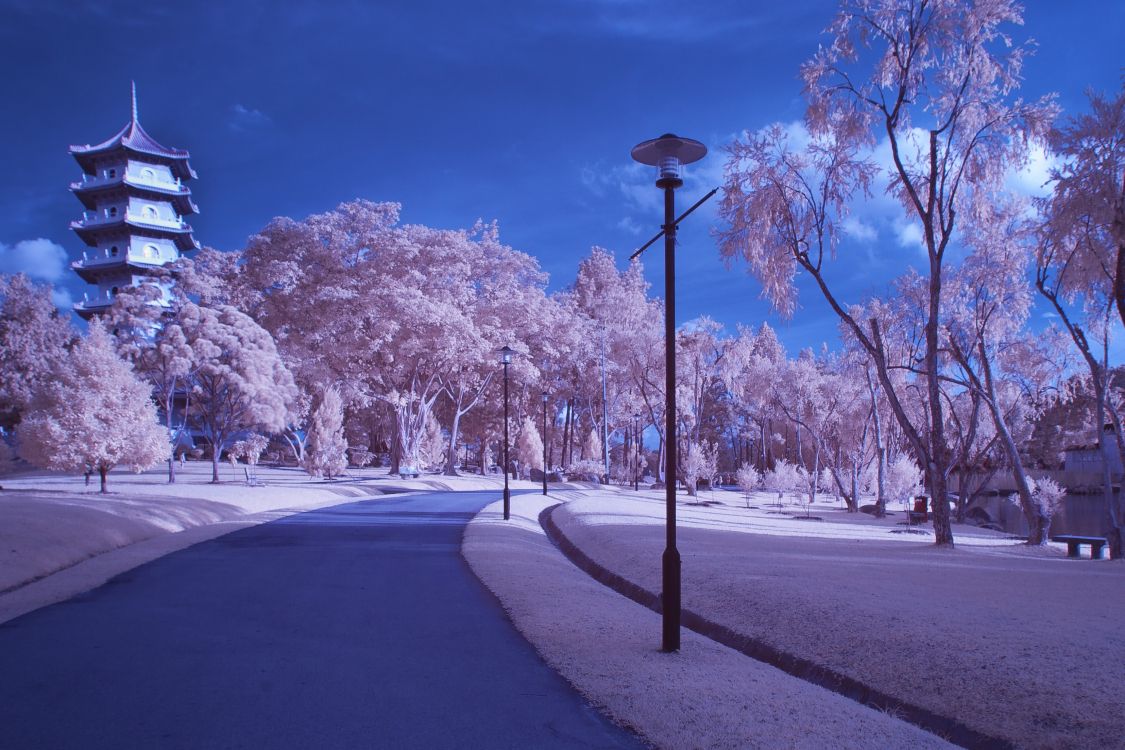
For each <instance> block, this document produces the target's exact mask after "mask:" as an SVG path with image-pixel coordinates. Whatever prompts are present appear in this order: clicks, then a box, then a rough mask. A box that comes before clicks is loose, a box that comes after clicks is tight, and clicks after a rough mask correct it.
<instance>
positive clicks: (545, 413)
mask: <svg viewBox="0 0 1125 750" xmlns="http://www.w3.org/2000/svg"><path fill="white" fill-rule="evenodd" d="M543 494H544V495H546V494H547V392H546V391H543Z"/></svg>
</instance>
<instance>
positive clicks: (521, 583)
mask: <svg viewBox="0 0 1125 750" xmlns="http://www.w3.org/2000/svg"><path fill="white" fill-rule="evenodd" d="M583 495H588V496H587V497H585V498H584V499H578V500H576V503H580V504H583V505H585V504H592V505H594V506H601V505H604V504H606V503H607V502H610V498H611V497H612V496H611V495H607V494H605V493H571V492H561V493H560V492H555V491H552V492H551V495H550V496H549V497H546V498H544V497H543V496H542V495H524V496H520V497H518V498H517V499H516V501H515V503H514V504H513V514H512V520H511V521H510V522H505V521H503V520H502V518H501V515H500V506H499V504H498V503H494V504H492V505H490V506H488V507H486V508H485V509H484V510H482V511H481V513H480V514H478V515H477V517H476V518H475V519H474V520H473V521H472V522H471V523H470V524H469V526H468V528H467V529H466V531H465V538H464V542H463V545H462V552H463V554H464V556H465V558H466V560H468V562H469V564H470V566H471V567H472V568H473V571H474V572H475V573H476V574H477V576H478V577H479V578H480V579H481V580H482V581H483V582H484V583H485V585H486V586H488V587H489V589H491V590H492V591H493V592H494V593H495V594H496V595H497V597H498V598H499V599H500V601H501V603H502V604H503V606H504V608H505V610H506V611H507V612H508V614H509V616H510V617H511V618H512V621H513V622H514V623H515V625H516V627H517V628H519V630H520V631H521V632H522V633H523V634H524V635H525V636H526V637H527V638H528V640H530V641H531V642H532V644H534V645H535V647H536V649H537V650H538V651H539V652H540V654H541V655H542V656H543V658H544V659H546V661H547V662H548V663H549V664H550V665H551V666H552V667H554V668H555V669H556V670H558V671H559V672H560V673H561V674H562V675H563V676H564V677H565V678H566V679H567V680H569V681H570V682H571V683H572V684H573V685H574V686H575V687H576V688H577V689H578V690H579V691H580V692H582V693H583V694H584V695H585V696H586V697H587V698H588V699H589V700H590V701H591V702H592V703H593V704H594V705H596V706H598V707H599V708H601V709H602V710H603V711H605V712H606V713H607V714H608V715H609V716H610V717H611V718H613V719H615V720H616V721H618V722H619V723H621V724H623V725H625V726H628V727H630V728H632V729H634V730H636V731H637V732H639V733H640V734H641V735H643V736H644V737H645V738H646V739H648V740H649V741H650V742H652V743H653V744H655V745H656V746H657V747H662V748H677V749H679V748H809V750H822V749H823V748H833V749H836V748H840V749H844V748H939V747H950V745H948V744H947V743H946V742H944V741H943V740H942V739H940V738H938V737H936V736H934V735H932V734H929V733H926V732H924V731H922V730H921V729H919V728H917V727H915V726H913V725H912V724H908V723H906V722H903V721H901V720H899V719H897V718H895V717H894V716H892V715H889V714H886V713H883V712H880V711H876V710H874V709H871V708H867V707H865V706H862V705H859V704H857V703H855V702H853V701H851V700H848V699H847V698H844V697H842V696H840V695H837V694H836V693H833V692H830V691H828V690H826V689H824V688H821V687H817V686H815V685H812V684H809V683H807V682H804V681H802V680H799V679H797V678H795V677H791V676H790V675H788V674H786V673H784V672H782V671H780V670H778V669H775V668H774V667H771V666H769V665H766V664H763V663H761V662H758V661H755V660H753V659H750V658H749V657H747V656H744V655H743V654H741V653H739V652H737V651H734V650H732V649H729V648H727V647H726V646H722V645H720V644H718V643H715V642H714V641H712V640H709V639H708V638H705V637H703V636H700V635H697V634H695V633H692V632H690V631H684V633H683V641H682V647H681V650H680V651H679V652H678V653H675V654H665V653H661V652H660V651H659V645H660V616H659V615H658V614H656V613H654V612H652V611H650V610H648V609H646V608H645V607H642V606H641V605H639V604H636V603H634V602H633V601H630V600H629V599H626V598H625V597H623V596H621V595H619V594H617V593H616V592H614V591H611V590H610V589H608V588H606V587H605V586H603V585H601V584H600V583H597V582H596V581H594V580H593V579H592V578H590V577H589V576H587V575H586V574H585V573H583V572H582V571H580V570H579V569H578V568H576V567H575V566H574V565H572V564H571V563H570V562H569V561H568V560H567V559H566V558H565V557H563V555H562V553H561V552H559V551H558V549H556V548H555V547H554V545H553V544H552V543H551V542H550V540H548V538H547V536H546V534H545V533H544V531H543V529H542V528H541V527H540V525H539V523H538V516H539V512H540V511H541V510H542V509H543V508H545V507H547V506H550V505H553V504H554V503H557V502H559V500H560V499H563V498H569V499H574V498H581V497H582V496H583Z"/></svg>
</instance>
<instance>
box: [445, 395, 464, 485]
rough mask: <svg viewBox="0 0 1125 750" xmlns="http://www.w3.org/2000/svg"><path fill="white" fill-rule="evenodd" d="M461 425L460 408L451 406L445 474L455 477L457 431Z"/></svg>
mask: <svg viewBox="0 0 1125 750" xmlns="http://www.w3.org/2000/svg"><path fill="white" fill-rule="evenodd" d="M460 426H461V410H460V409H458V408H457V407H456V406H454V407H453V424H452V425H451V426H450V428H449V449H448V450H447V451H446V460H445V476H447V477H455V476H458V474H457V433H458V431H459V429H460Z"/></svg>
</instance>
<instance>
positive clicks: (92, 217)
mask: <svg viewBox="0 0 1125 750" xmlns="http://www.w3.org/2000/svg"><path fill="white" fill-rule="evenodd" d="M117 221H121V217H120V215H118V214H110V213H107V212H106V211H83V212H82V218H81V219H79V220H78V221H76V222H74V223H75V224H78V225H81V226H87V227H89V226H96V225H98V224H112V223H113V222H117Z"/></svg>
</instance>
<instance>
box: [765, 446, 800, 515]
mask: <svg viewBox="0 0 1125 750" xmlns="http://www.w3.org/2000/svg"><path fill="white" fill-rule="evenodd" d="M762 486H763V487H764V488H765V489H767V490H769V491H770V492H776V493H777V504H778V505H781V502H782V500H783V499H784V498H785V493H786V492H793V491H795V490H798V489H801V488H802V487H803V486H804V482H803V480H802V479H801V476H800V474H799V473H798V471H797V466H796V465H795V464H791V463H789V462H788V461H786V460H785V459H784V458H779V459H778V460H777V462H776V463H775V464H774V466H773V468H772V469H770V470H769V471H767V472H766V473H765V474H764V475H763V476H762Z"/></svg>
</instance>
